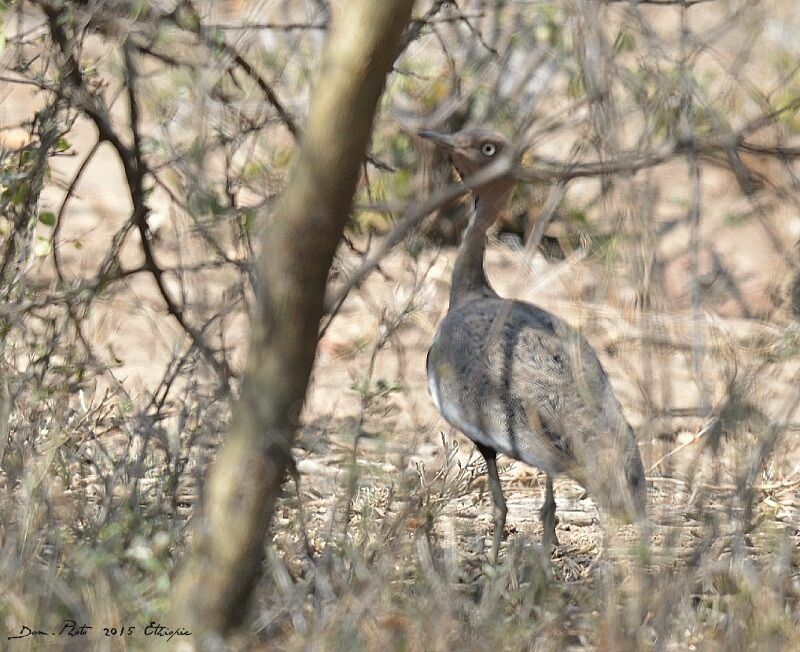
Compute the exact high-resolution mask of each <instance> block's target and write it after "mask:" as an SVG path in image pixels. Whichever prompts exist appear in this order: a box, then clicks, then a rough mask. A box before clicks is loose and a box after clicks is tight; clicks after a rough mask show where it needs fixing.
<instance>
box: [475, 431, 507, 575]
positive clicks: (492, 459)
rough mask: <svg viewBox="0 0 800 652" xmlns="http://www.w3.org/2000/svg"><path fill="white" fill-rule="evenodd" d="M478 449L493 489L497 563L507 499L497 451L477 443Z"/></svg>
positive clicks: (494, 559)
mask: <svg viewBox="0 0 800 652" xmlns="http://www.w3.org/2000/svg"><path fill="white" fill-rule="evenodd" d="M477 446H478V450H479V451H480V452H481V455H483V458H484V459H485V460H486V471H487V473H488V474H489V487H490V488H491V490H492V505H493V511H494V538H493V540H492V562H493V563H495V564H496V563H497V555H498V553H499V552H500V542H501V541H502V540H503V532H504V531H505V529H506V514H507V513H508V508H507V507H506V499H505V498H504V497H503V487H502V486H501V485H500V476H499V475H498V473H497V452H496V451H494V450H493V449H491V448H488V447H486V446H481V445H480V444H478V445H477Z"/></svg>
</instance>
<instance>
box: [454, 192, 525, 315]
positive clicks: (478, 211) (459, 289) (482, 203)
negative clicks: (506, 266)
mask: <svg viewBox="0 0 800 652" xmlns="http://www.w3.org/2000/svg"><path fill="white" fill-rule="evenodd" d="M510 197H511V189H506V188H503V189H501V190H498V191H494V192H484V193H481V194H480V195H479V196H477V197H476V199H475V210H474V212H473V214H472V217H471V218H470V221H469V224H468V225H467V228H466V230H465V231H464V235H463V237H462V239H461V246H460V247H459V248H458V255H457V256H456V262H455V267H454V268H453V282H452V284H451V286H450V306H451V307H453V306H455V305H457V304H459V303H463V302H465V301H469V300H472V299H474V298H476V297H496V296H497V293H496V292H495V291H494V290H493V289H492V287H491V286H490V285H489V281H488V280H487V278H486V272H485V271H484V269H483V256H484V252H485V251H486V232H487V231H488V230H489V227H490V226H491V225H492V224H494V222H495V220H497V218H498V216H499V215H500V213H501V211H502V210H503V209H504V208H505V206H506V204H507V203H508V200H509V198H510Z"/></svg>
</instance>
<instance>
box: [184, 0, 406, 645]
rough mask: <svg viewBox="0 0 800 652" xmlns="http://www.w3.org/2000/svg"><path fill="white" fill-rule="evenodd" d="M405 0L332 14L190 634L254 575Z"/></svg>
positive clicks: (197, 562)
mask: <svg viewBox="0 0 800 652" xmlns="http://www.w3.org/2000/svg"><path fill="white" fill-rule="evenodd" d="M413 4H414V0H392V1H389V0H347V1H346V2H344V3H342V5H340V7H341V9H340V10H339V11H337V12H335V13H334V18H333V24H332V31H331V34H330V37H329V40H328V44H327V48H326V52H325V55H324V59H323V67H322V71H321V73H320V77H319V81H318V82H317V85H316V89H315V92H314V96H313V99H312V102H311V107H310V110H309V115H308V122H307V128H306V132H305V136H304V138H303V142H302V145H301V147H300V150H299V152H298V155H297V160H296V162H295V165H294V167H293V170H292V172H291V175H290V177H289V181H288V184H287V187H286V189H285V191H284V194H283V197H282V199H281V201H280V203H279V205H278V207H277V208H276V210H275V212H274V214H273V215H272V216H271V223H270V227H269V229H268V231H267V233H266V236H265V241H264V247H263V252H262V254H261V258H260V262H259V265H258V280H259V284H260V288H259V301H258V313H257V314H256V315H255V319H254V320H253V330H252V333H251V336H250V345H249V346H250V348H249V354H248V359H247V365H246V369H245V373H244V382H243V386H242V396H241V398H240V400H239V403H238V404H237V405H236V406H235V407H234V415H233V422H232V427H231V432H230V433H229V435H228V438H227V440H226V441H225V443H224V445H223V446H222V448H221V449H220V451H219V454H218V456H217V459H216V461H215V462H214V464H213V466H212V467H211V469H210V471H209V476H208V482H207V484H206V501H205V507H204V514H203V515H202V516H201V517H199V518H198V521H197V523H196V525H195V527H194V529H193V541H192V547H191V550H190V552H189V554H188V557H187V559H186V560H185V562H184V566H183V568H182V569H181V572H180V573H179V576H178V579H177V585H176V592H175V596H174V614H175V618H176V620H175V626H181V627H186V628H189V629H191V630H192V632H193V633H194V635H195V636H198V635H205V636H211V637H218V636H224V635H225V634H226V633H227V632H229V631H230V630H231V629H232V628H233V627H236V626H237V625H238V624H239V623H240V622H241V621H242V619H243V617H244V615H245V613H246V611H247V605H248V602H249V598H250V594H251V592H252V590H253V587H254V585H255V583H256V581H257V579H258V577H259V575H260V569H261V566H262V559H263V551H264V544H265V536H266V533H267V527H268V525H269V521H270V517H271V516H272V512H273V509H274V507H275V500H276V498H277V497H278V495H279V492H280V488H281V485H282V483H283V481H284V479H285V476H286V471H287V468H288V467H289V465H290V464H291V463H292V458H291V447H292V442H293V439H294V433H295V429H296V427H297V424H298V418H299V415H300V410H301V408H302V405H303V401H304V398H305V393H306V386H307V384H308V379H309V375H310V373H311V368H312V365H313V362H314V356H315V353H316V345H317V331H318V328H319V321H320V318H321V317H322V313H323V297H324V294H325V285H326V281H327V277H328V272H329V270H330V266H331V263H332V261H333V256H334V252H335V250H336V246H337V244H338V242H339V240H340V238H341V236H342V232H343V230H344V226H345V223H346V221H347V219H348V215H349V213H350V209H351V206H352V201H353V194H354V192H355V189H356V184H357V182H358V179H359V174H360V166H361V164H362V162H363V160H364V156H365V152H366V148H367V144H368V142H369V138H370V135H371V133H372V123H373V118H374V115H375V112H376V107H377V104H378V100H379V99H380V96H381V93H382V92H383V87H384V84H385V81H386V75H387V73H388V72H389V70H390V69H391V67H392V63H393V61H394V58H395V55H396V53H397V52H398V44H399V41H400V36H401V33H402V31H403V28H404V27H405V26H406V25H407V23H408V21H409V18H410V14H411V9H412V6H413ZM196 642H197V643H198V644H201V645H202V643H201V642H200V641H199V640H197V641H196Z"/></svg>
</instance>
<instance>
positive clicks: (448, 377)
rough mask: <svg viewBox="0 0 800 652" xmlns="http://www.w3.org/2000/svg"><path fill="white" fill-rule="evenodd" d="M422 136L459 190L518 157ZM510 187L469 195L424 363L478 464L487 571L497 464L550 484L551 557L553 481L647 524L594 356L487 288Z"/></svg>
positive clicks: (627, 445)
mask: <svg viewBox="0 0 800 652" xmlns="http://www.w3.org/2000/svg"><path fill="white" fill-rule="evenodd" d="M419 135H420V136H421V137H423V138H426V139H428V140H430V141H432V142H433V143H435V144H436V145H437V146H438V147H439V148H441V149H442V150H444V151H445V152H446V153H447V154H448V155H449V157H450V159H451V161H452V162H453V164H454V165H455V167H456V169H457V170H458V172H459V174H460V175H461V177H462V178H463V179H465V180H468V179H469V178H470V177H473V178H474V175H476V173H480V172H481V170H484V169H486V168H487V167H488V166H490V165H491V164H492V163H493V162H494V161H496V160H497V159H499V158H500V157H503V156H505V157H513V156H514V155H515V154H514V151H513V147H512V145H511V143H510V142H509V141H508V140H507V139H506V138H504V137H503V136H500V135H499V134H496V133H492V132H489V131H484V130H478V129H470V130H466V131H461V132H459V133H456V134H452V135H449V134H440V133H435V132H432V131H422V132H420V134H419ZM510 167H511V166H509V169H510ZM487 174H488V176H491V174H489V171H488V170H487V173H486V174H484V177H485V176H487ZM495 176H497V175H495ZM515 183H516V182H515V179H514V177H513V173H511V172H509V173H507V174H504V175H503V176H502V177H501V178H499V179H496V180H493V181H487V182H485V183H483V184H482V185H478V186H477V187H473V189H472V193H473V195H474V197H475V210H474V212H473V214H472V216H471V218H470V221H469V225H468V226H467V229H466V231H465V232H464V235H463V239H462V241H461V246H460V247H459V250H458V255H457V257H456V261H455V266H454V268H453V279H452V284H451V287H450V305H449V308H448V310H447V315H446V316H445V318H444V320H443V321H442V323H441V324H440V326H439V330H438V331H437V333H436V336H435V337H434V340H433V343H432V344H431V347H430V350H429V351H428V357H427V362H426V366H427V372H428V387H429V390H430V393H431V396H432V397H433V400H434V402H435V403H436V407H437V408H438V410H439V412H441V414H442V416H443V417H444V418H445V420H446V421H447V422H449V423H450V424H451V425H452V426H454V427H455V428H457V429H458V430H460V431H461V432H463V433H464V434H465V435H466V436H467V437H469V438H470V439H471V440H472V441H473V442H475V445H476V446H477V447H478V450H479V451H480V453H481V454H482V455H483V457H484V458H485V460H486V468H487V472H488V475H489V485H490V488H491V492H492V502H493V506H494V537H493V545H492V558H493V559H494V560H496V559H497V554H498V551H499V548H500V541H501V538H502V535H503V530H504V528H505V521H506V511H507V510H506V502H505V498H504V497H503V490H502V487H501V485H500V477H499V475H498V473H497V462H496V456H497V453H503V454H504V455H507V456H509V457H511V458H514V459H516V460H521V461H522V462H525V463H527V464H530V465H532V466H536V467H538V468H540V469H542V470H543V471H545V473H546V474H547V484H546V494H545V501H544V504H543V506H542V508H541V511H540V516H541V519H542V525H543V527H544V543H545V546H546V547H547V549H549V548H550V546H551V545H552V544H557V543H558V541H557V539H556V534H555V525H556V519H555V511H556V503H555V498H554V496H553V476H554V475H556V474H559V473H566V474H567V475H568V476H570V477H572V478H574V479H575V480H577V481H578V482H580V483H581V484H582V485H583V486H584V487H585V488H586V489H587V491H588V492H589V493H590V494H591V495H592V496H593V497H594V498H595V500H596V501H597V503H598V504H599V506H600V507H601V508H602V509H604V510H605V511H607V512H610V513H611V514H612V515H614V516H616V517H618V518H621V519H622V520H624V521H626V522H631V521H633V520H638V519H640V518H643V517H644V514H645V503H646V488H645V478H644V469H643V467H642V460H641V457H640V456H639V449H638V447H637V445H636V439H635V438H634V435H633V430H632V429H631V427H630V425H629V424H628V422H627V421H626V419H625V417H624V415H623V413H622V409H621V407H620V404H619V401H618V400H617V398H616V396H615V395H614V392H613V390H612V387H611V383H610V382H609V380H608V376H607V375H606V373H605V371H604V370H603V367H602V365H601V364H600V361H599V360H598V359H597V355H596V354H595V352H594V350H593V349H592V347H591V346H590V345H589V343H588V342H587V341H586V339H585V338H584V337H583V336H582V335H581V334H580V333H579V332H578V331H577V330H575V329H574V328H572V327H571V326H569V325H568V324H566V323H565V322H563V321H562V320H561V319H559V318H558V317H556V316H554V315H552V314H550V313H548V312H547V311H545V310H542V309H541V308H539V307H537V306H535V305H533V304H530V303H526V302H523V301H513V300H511V299H504V298H503V297H501V296H499V295H498V294H497V293H496V292H495V291H494V290H493V289H492V287H491V286H490V285H489V282H488V281H487V279H486V274H485V272H484V269H483V255H484V250H485V248H486V231H487V230H488V228H489V227H490V226H491V225H492V224H493V223H494V222H495V220H496V219H497V217H498V215H499V214H500V213H501V212H502V211H503V209H504V208H505V207H506V205H507V204H508V201H509V199H510V197H511V194H512V192H513V190H514V186H515Z"/></svg>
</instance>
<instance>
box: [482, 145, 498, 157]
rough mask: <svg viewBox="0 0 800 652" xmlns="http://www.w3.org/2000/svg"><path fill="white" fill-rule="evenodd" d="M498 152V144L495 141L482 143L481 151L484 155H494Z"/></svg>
mask: <svg viewBox="0 0 800 652" xmlns="http://www.w3.org/2000/svg"><path fill="white" fill-rule="evenodd" d="M496 152H497V146H496V145H495V144H494V143H484V144H483V145H481V153H482V154H483V155H484V156H494V155H495V153H496Z"/></svg>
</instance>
